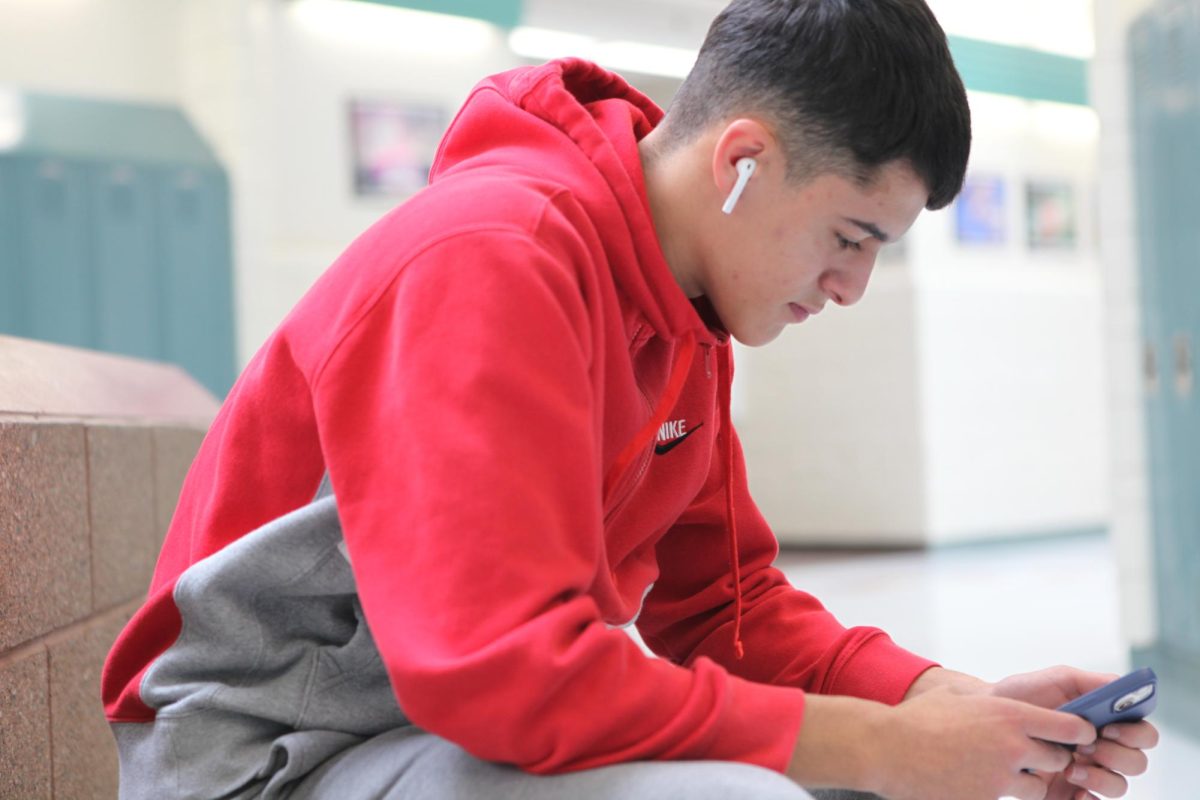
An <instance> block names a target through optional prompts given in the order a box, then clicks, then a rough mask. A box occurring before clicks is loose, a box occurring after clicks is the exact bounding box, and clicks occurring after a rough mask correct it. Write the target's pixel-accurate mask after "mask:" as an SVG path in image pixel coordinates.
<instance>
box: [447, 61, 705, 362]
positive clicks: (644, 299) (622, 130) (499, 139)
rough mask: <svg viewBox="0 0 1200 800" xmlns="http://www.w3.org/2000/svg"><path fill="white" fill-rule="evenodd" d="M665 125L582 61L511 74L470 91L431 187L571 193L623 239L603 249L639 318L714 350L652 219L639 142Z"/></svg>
mask: <svg viewBox="0 0 1200 800" xmlns="http://www.w3.org/2000/svg"><path fill="white" fill-rule="evenodd" d="M662 118H663V111H662V109H660V108H659V107H658V106H657V105H655V104H654V102H653V101H652V100H650V99H649V98H648V97H646V96H645V95H644V94H642V93H641V92H639V91H637V90H636V89H634V88H633V87H632V86H630V85H629V84H628V83H626V82H625V80H624V79H623V78H621V77H620V76H619V75H616V74H614V73H611V72H609V71H607V70H605V69H603V68H601V67H599V66H597V65H595V64H592V63H590V62H587V61H583V60H580V59H562V60H558V61H552V62H550V63H548V64H545V65H542V66H540V67H532V68H531V67H522V68H518V69H514V70H510V71H508V72H504V73H501V74H499V75H496V76H493V77H491V78H488V79H487V80H485V81H483V82H482V83H480V84H479V85H478V86H476V87H475V89H474V91H473V92H472V93H471V95H470V97H468V99H467V101H466V103H464V105H463V107H462V109H461V110H460V111H459V113H458V116H457V117H456V118H455V119H454V122H453V123H452V124H451V125H450V128H449V130H448V131H447V133H446V136H445V138H444V139H443V140H442V143H441V146H440V147H439V149H438V154H437V157H436V159H435V160H434V164H433V169H432V171H431V173H430V183H431V184H432V183H436V182H437V181H440V180H444V179H446V178H448V177H450V176H453V175H457V174H458V173H461V172H463V171H464V170H490V171H493V172H497V173H508V174H519V175H522V176H532V177H535V178H538V179H541V180H545V181H548V182H551V183H555V184H558V185H560V186H562V187H563V188H564V189H567V190H568V191H570V192H571V193H572V195H573V196H575V197H576V198H578V200H579V201H580V202H581V203H582V204H583V205H584V207H585V208H586V210H587V211H588V213H589V214H590V216H591V217H592V218H593V219H595V220H606V219H616V218H619V219H620V220H621V225H620V226H615V225H614V226H612V228H613V229H614V230H615V229H618V228H619V229H620V230H621V236H619V237H613V236H611V235H610V234H611V231H609V230H608V229H607V228H606V229H605V231H604V238H605V247H606V248H609V249H610V251H611V252H610V259H609V263H610V265H611V267H612V270H613V275H614V278H615V280H616V281H617V283H618V285H620V287H621V288H622V290H623V291H624V292H625V293H626V295H627V296H628V297H629V298H630V300H631V301H632V302H633V304H634V305H635V306H636V307H637V309H638V310H639V311H640V312H641V314H642V316H643V318H644V319H645V320H646V321H647V322H648V323H649V324H650V326H651V327H652V328H653V329H654V332H655V333H656V334H658V335H659V336H660V337H662V338H664V339H683V338H687V337H689V336H693V337H695V339H696V341H697V342H698V343H701V344H715V343H716V342H717V341H718V338H717V336H716V335H714V333H713V332H712V331H710V330H709V328H708V326H707V325H706V324H705V322H704V320H703V318H702V317H701V316H700V314H699V313H698V311H697V310H696V308H695V307H694V306H693V305H692V303H691V302H690V301H689V300H688V298H687V297H686V296H685V295H684V293H683V291H682V290H681V289H680V288H679V284H678V283H677V282H676V281H675V277H674V275H673V274H672V273H671V270H670V267H669V266H668V265H667V262H666V259H665V257H664V256H663V252H662V248H661V246H660V245H659V241H658V235H657V233H656V231H655V228H654V220H653V218H652V217H651V214H650V204H649V200H648V199H647V195H646V186H645V181H644V178H643V172H642V164H641V159H640V156H639V153H638V142H639V141H640V140H641V139H642V137H644V136H645V135H646V134H648V133H649V132H650V131H651V130H653V129H654V127H655V126H656V125H658V123H659V122H660V121H661V120H662ZM597 173H598V174H599V175H600V177H601V179H602V181H600V182H597V181H596V180H595V175H596V174H597ZM601 186H602V187H604V189H606V190H607V191H604V190H601V189H599V188H598V187H601ZM614 239H617V240H616V241H614Z"/></svg>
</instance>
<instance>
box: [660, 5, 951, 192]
mask: <svg viewBox="0 0 1200 800" xmlns="http://www.w3.org/2000/svg"><path fill="white" fill-rule="evenodd" d="M754 114H761V115H763V116H764V117H765V118H766V121H767V122H769V123H773V124H775V125H777V126H778V130H776V131H775V133H776V135H777V136H778V137H779V139H780V141H781V144H782V146H783V149H784V153H785V155H786V157H787V159H788V177H789V178H791V179H796V180H804V179H807V178H811V177H815V176H816V175H818V174H821V173H823V172H831V171H833V172H839V173H841V174H844V175H846V176H848V177H852V178H854V179H855V180H857V181H858V182H859V183H860V184H863V185H867V184H869V183H870V182H871V180H872V179H873V177H874V176H875V174H876V171H877V168H879V167H881V166H883V165H885V164H887V163H890V162H892V161H896V160H905V161H907V162H908V163H909V164H910V165H911V166H912V168H913V170H914V171H915V172H916V174H917V176H918V177H920V178H921V179H922V181H923V182H924V183H925V186H926V187H927V188H928V190H929V200H928V203H927V208H930V209H938V208H942V207H944V206H946V205H948V204H949V203H950V201H951V200H953V199H954V197H955V196H956V195H957V194H958V192H959V191H960V190H961V189H962V183H963V177H964V175H965V173H966V169H967V158H968V156H969V154H970V150H971V113H970V108H969V106H968V105H967V94H966V90H965V89H964V87H963V83H962V78H961V77H960V76H959V74H958V70H957V69H955V67H954V60H953V58H952V57H951V55H950V48H949V46H948V45H947V43H946V35H945V33H944V32H943V31H942V28H941V26H940V25H939V24H938V22H937V20H936V19H935V18H934V16H933V12H931V11H930V10H929V7H928V6H926V5H925V3H924V2H923V0H733V2H732V3H730V4H729V6H728V7H727V8H726V9H725V10H724V11H722V12H721V14H720V15H719V16H718V17H717V18H716V20H714V21H713V23H712V26H711V27H710V28H709V31H708V36H707V37H706V38H705V40H704V45H703V46H702V47H701V48H700V54H699V57H698V58H697V60H696V65H695V67H694V68H693V69H692V71H691V73H690V74H689V75H688V77H687V78H686V79H685V80H684V82H683V85H682V86H681V87H680V89H679V91H678V93H677V94H676V95H675V99H674V100H673V101H672V103H671V105H670V108H669V110H668V112H667V116H666V119H665V120H664V122H663V134H664V136H663V141H664V146H665V147H666V148H668V149H671V148H673V147H674V146H675V145H679V144H683V143H686V142H688V141H692V140H694V139H695V138H696V137H697V136H699V135H700V133H701V132H702V131H703V130H704V129H706V128H707V127H708V126H709V125H711V124H712V123H714V122H716V121H718V120H727V119H732V118H733V117H735V116H741V115H754Z"/></svg>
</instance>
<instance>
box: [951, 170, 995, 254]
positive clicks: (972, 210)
mask: <svg viewBox="0 0 1200 800" xmlns="http://www.w3.org/2000/svg"><path fill="white" fill-rule="evenodd" d="M1005 195H1006V191H1005V184H1004V179H1003V178H1001V177H999V176H995V175H968V176H967V180H966V181H965V182H964V183H963V189H962V193H961V194H959V196H958V199H957V200H956V201H955V203H954V219H955V232H956V238H957V239H958V243H959V244H963V245H1002V244H1004V243H1005V242H1006V241H1008V228H1007V225H1006V224H1005V221H1006V208H1005V202H1004V201H1005Z"/></svg>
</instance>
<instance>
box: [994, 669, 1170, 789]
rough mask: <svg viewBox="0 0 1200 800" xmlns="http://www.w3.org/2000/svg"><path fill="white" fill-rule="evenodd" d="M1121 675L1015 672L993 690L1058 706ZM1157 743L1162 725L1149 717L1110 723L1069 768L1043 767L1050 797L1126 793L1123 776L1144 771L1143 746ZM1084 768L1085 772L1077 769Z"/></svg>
mask: <svg viewBox="0 0 1200 800" xmlns="http://www.w3.org/2000/svg"><path fill="white" fill-rule="evenodd" d="M1117 677H1119V676H1117V675H1105V674H1100V673H1095V672H1084V671H1082V670H1077V669H1074V668H1071V667H1052V668H1050V669H1045V670H1040V671H1038V672H1030V673H1026V674H1023V675H1014V676H1012V677H1010V678H1005V679H1004V680H1002V681H1000V682H998V683H996V684H994V685H993V686H992V687H991V689H990V690H989V691H990V693H991V694H993V695H994V696H996V697H1007V698H1011V699H1015V700H1024V701H1025V702H1027V703H1033V704H1034V705H1038V706H1041V707H1043V708H1057V707H1058V706H1060V705H1062V704H1063V703H1066V702H1069V701H1071V700H1074V699H1075V698H1076V697H1079V696H1080V695H1081V694H1084V693H1086V692H1090V691H1091V690H1093V689H1096V688H1099V687H1101V686H1103V685H1104V684H1106V683H1108V682H1109V681H1112V680H1114V679H1115V678H1117ZM1157 744H1158V730H1157V729H1156V728H1155V727H1154V726H1153V725H1151V724H1150V723H1149V722H1145V721H1142V722H1132V723H1122V724H1116V725H1109V726H1107V727H1105V728H1104V729H1103V730H1102V731H1100V738H1099V739H1097V741H1096V742H1095V743H1094V744H1093V745H1089V746H1085V747H1081V748H1079V749H1078V750H1077V751H1076V752H1075V756H1074V758H1073V759H1072V763H1071V764H1070V765H1068V767H1067V769H1065V770H1062V771H1059V772H1057V773H1042V775H1041V776H1042V777H1043V778H1044V779H1046V780H1047V781H1048V782H1049V791H1048V793H1047V795H1046V800H1095V798H1096V796H1097V795H1104V796H1105V797H1122V796H1124V794H1125V792H1126V791H1128V788H1129V782H1128V781H1127V780H1126V779H1125V776H1132V775H1141V774H1142V773H1144V772H1145V771H1146V768H1147V766H1148V763H1149V760H1148V759H1147V757H1146V754H1145V752H1144V751H1146V750H1149V749H1151V748H1153V747H1154V746H1155V745H1157ZM1076 769H1080V770H1082V773H1078V774H1077V773H1076V772H1075V770H1076Z"/></svg>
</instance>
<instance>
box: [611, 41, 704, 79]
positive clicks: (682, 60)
mask: <svg viewBox="0 0 1200 800" xmlns="http://www.w3.org/2000/svg"><path fill="white" fill-rule="evenodd" d="M696 55H697V52H696V51H695V50H687V49H684V48H682V47H665V46H663V45H659V44H643V43H642V42H602V43H601V44H600V46H599V50H598V51H597V53H596V61H597V62H599V63H600V64H603V65H604V66H606V67H612V68H613V69H616V70H629V71H631V72H641V73H644V74H647V75H662V76H665V77H667V78H686V77H687V74H688V73H689V72H691V71H692V66H693V65H694V64H695V63H696Z"/></svg>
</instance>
